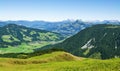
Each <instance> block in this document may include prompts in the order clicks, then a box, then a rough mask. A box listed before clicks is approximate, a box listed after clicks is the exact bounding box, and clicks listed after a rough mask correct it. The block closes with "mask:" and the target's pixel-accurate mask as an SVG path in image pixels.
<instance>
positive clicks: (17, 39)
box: [0, 24, 63, 48]
mask: <svg viewBox="0 0 120 71" xmlns="http://www.w3.org/2000/svg"><path fill="white" fill-rule="evenodd" d="M61 39H63V38H62V36H61V35H60V34H58V33H53V32H49V31H44V30H39V29H33V28H27V27H24V26H20V25H15V24H8V25H6V26H3V27H0V47H2V48H3V47H8V46H9V45H10V46H16V45H20V44H21V43H23V42H26V43H27V42H32V41H58V40H61Z"/></svg>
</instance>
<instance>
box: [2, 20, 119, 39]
mask: <svg viewBox="0 0 120 71" xmlns="http://www.w3.org/2000/svg"><path fill="white" fill-rule="evenodd" d="M10 23H14V24H17V25H22V26H26V27H30V28H35V29H42V30H47V31H52V32H56V33H60V34H62V35H64V36H66V37H68V36H72V35H74V34H76V33H78V32H79V31H81V30H82V29H84V28H86V27H89V26H92V25H95V24H120V22H119V21H117V20H104V21H82V20H64V21H59V22H47V21H25V20H18V21H1V22H0V26H5V25H6V24H10Z"/></svg>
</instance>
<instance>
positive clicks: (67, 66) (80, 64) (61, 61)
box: [0, 51, 120, 71]
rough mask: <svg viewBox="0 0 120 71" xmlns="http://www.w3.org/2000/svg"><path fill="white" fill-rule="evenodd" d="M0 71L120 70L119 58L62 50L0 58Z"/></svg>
mask: <svg viewBox="0 0 120 71" xmlns="http://www.w3.org/2000/svg"><path fill="white" fill-rule="evenodd" d="M0 70H1V71H8V70H9V71H96V70H97V71H120V59H119V58H116V59H109V60H98V59H88V58H80V57H76V56H73V55H72V54H70V53H66V52H63V51H57V52H52V53H48V54H43V55H40V56H34V57H31V58H28V59H17V58H0Z"/></svg>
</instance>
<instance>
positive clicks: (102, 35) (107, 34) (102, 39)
mask: <svg viewBox="0 0 120 71" xmlns="http://www.w3.org/2000/svg"><path fill="white" fill-rule="evenodd" d="M52 47H55V48H61V49H64V50H65V51H67V52H70V53H72V54H74V55H77V56H82V57H91V58H102V59H108V58H114V57H119V56H120V52H119V51H120V26H119V25H107V24H101V25H94V26H92V27H88V28H86V29H84V30H82V31H80V32H79V33H77V34H76V35H74V36H72V37H70V38H68V39H66V40H65V41H63V42H62V43H59V44H56V45H54V46H52Z"/></svg>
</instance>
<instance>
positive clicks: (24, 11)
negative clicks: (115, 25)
mask: <svg viewBox="0 0 120 71" xmlns="http://www.w3.org/2000/svg"><path fill="white" fill-rule="evenodd" d="M66 19H82V20H120V0H0V20H45V21H61V20H66Z"/></svg>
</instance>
